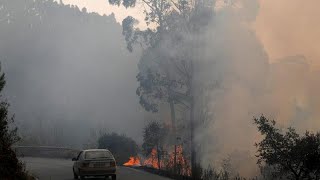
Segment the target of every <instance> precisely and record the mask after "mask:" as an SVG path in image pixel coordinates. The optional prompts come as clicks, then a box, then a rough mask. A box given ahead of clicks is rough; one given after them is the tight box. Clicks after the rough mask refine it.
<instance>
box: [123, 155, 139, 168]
mask: <svg viewBox="0 0 320 180" xmlns="http://www.w3.org/2000/svg"><path fill="white" fill-rule="evenodd" d="M123 165H124V166H141V163H140V158H139V157H130V160H129V161H128V162H126V163H124V164H123Z"/></svg>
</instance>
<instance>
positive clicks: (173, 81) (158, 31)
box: [109, 0, 214, 169]
mask: <svg viewBox="0 0 320 180" xmlns="http://www.w3.org/2000/svg"><path fill="white" fill-rule="evenodd" d="M129 1H130V0H122V1H121V0H109V2H110V3H111V4H114V5H121V4H122V5H124V6H125V7H127V8H128V7H132V6H133V4H136V3H137V2H138V1H135V0H132V1H130V2H131V3H128V2H129ZM139 2H140V1H139ZM141 2H142V3H143V4H144V5H146V9H145V10H144V13H145V22H146V23H147V24H148V25H149V24H153V27H156V28H153V29H151V28H148V29H146V30H144V31H141V30H140V29H139V28H137V27H136V23H137V21H136V20H135V19H134V18H133V17H127V18H126V19H124V21H123V35H124V36H125V39H126V41H127V44H128V49H129V50H130V51H132V50H133V45H134V44H139V45H141V46H142V47H143V48H144V51H143V55H142V57H141V60H140V63H139V74H138V75H137V80H138V81H139V83H140V86H139V87H138V89H137V95H138V96H139V97H140V104H141V105H142V106H143V107H144V108H145V109H146V110H147V111H151V112H157V111H158V109H159V108H158V106H159V104H160V103H162V102H166V103H168V104H169V106H170V112H171V120H172V126H173V127H172V129H173V138H174V139H176V138H177V135H176V122H175V117H176V112H175V105H176V104H179V105H182V106H183V108H184V110H189V111H190V116H189V119H190V134H191V135H190V141H191V162H192V168H193V169H194V167H195V163H196V161H195V159H196V154H195V149H194V148H195V145H194V140H193V139H194V135H193V134H194V131H195V122H194V119H195V113H194V109H195V100H194V98H193V97H197V95H198V94H196V91H195V87H196V86H197V85H198V84H197V85H196V84H195V83H194V82H193V81H194V73H195V71H194V68H195V63H197V59H198V58H199V57H196V55H197V54H198V55H199V54H200V52H195V51H196V50H195V49H197V48H196V46H197V45H198V41H199V39H198V38H197V36H198V34H200V33H201V31H200V30H201V29H202V28H203V27H205V26H206V25H207V24H208V22H209V21H210V19H211V18H210V17H211V15H212V13H213V4H214V0H197V1H192V0H190V1H188V0H142V1H141ZM128 4H130V6H128ZM175 144H176V143H175Z"/></svg>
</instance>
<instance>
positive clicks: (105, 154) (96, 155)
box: [84, 151, 113, 159]
mask: <svg viewBox="0 0 320 180" xmlns="http://www.w3.org/2000/svg"><path fill="white" fill-rule="evenodd" d="M112 157H113V156H112V154H111V153H110V152H109V151H87V152H86V153H85V156H84V158H85V159H100V158H112Z"/></svg>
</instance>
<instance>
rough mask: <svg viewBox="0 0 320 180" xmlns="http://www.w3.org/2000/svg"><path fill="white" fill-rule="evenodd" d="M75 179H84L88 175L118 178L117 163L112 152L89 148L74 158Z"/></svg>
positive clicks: (113, 179)
mask: <svg viewBox="0 0 320 180" xmlns="http://www.w3.org/2000/svg"><path fill="white" fill-rule="evenodd" d="M72 161H74V164H73V174H74V179H78V178H79V176H80V179H84V178H85V177H86V176H104V177H106V178H109V177H111V178H112V180H116V179H117V175H116V170H117V165H116V161H115V159H114V157H113V155H112V153H111V152H110V151H108V150H106V149H88V150H83V151H81V152H80V153H79V155H78V156H77V157H76V158H73V159H72Z"/></svg>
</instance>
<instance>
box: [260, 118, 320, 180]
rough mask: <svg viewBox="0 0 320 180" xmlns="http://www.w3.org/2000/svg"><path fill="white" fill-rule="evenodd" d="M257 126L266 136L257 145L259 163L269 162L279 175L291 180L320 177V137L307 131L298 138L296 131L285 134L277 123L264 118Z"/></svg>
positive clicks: (291, 129)
mask: <svg viewBox="0 0 320 180" xmlns="http://www.w3.org/2000/svg"><path fill="white" fill-rule="evenodd" d="M254 123H255V124H256V125H257V127H258V130H259V131H260V133H261V134H262V135H263V136H264V139H263V140H262V141H261V142H259V143H256V147H257V148H258V151H257V157H258V158H259V160H258V164H260V165H262V163H263V162H264V163H266V164H267V165H268V166H272V167H273V168H274V169H275V170H276V172H275V173H276V176H278V177H279V176H283V177H285V178H290V179H319V178H320V134H319V133H316V134H313V133H310V132H308V131H307V132H306V133H305V134H303V135H299V134H298V133H297V132H296V131H295V129H293V128H291V127H290V128H288V129H287V131H285V132H283V131H281V130H280V129H278V128H276V122H275V121H274V120H269V119H267V118H266V117H264V116H261V117H260V118H255V119H254Z"/></svg>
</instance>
